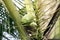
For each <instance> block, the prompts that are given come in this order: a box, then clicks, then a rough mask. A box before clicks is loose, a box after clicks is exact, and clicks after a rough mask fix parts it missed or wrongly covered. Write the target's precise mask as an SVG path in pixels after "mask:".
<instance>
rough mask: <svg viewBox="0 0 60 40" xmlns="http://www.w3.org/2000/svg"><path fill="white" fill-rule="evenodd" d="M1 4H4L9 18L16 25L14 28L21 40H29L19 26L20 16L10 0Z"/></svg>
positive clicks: (20, 25) (22, 28)
mask: <svg viewBox="0 0 60 40" xmlns="http://www.w3.org/2000/svg"><path fill="white" fill-rule="evenodd" d="M3 2H4V3H5V6H6V7H7V9H8V11H9V14H10V16H11V17H12V19H13V20H14V22H15V23H16V25H17V26H16V28H17V30H18V31H19V34H20V38H21V40H30V39H29V37H28V35H27V34H26V32H25V30H24V27H23V25H22V24H21V16H20V14H19V12H18V11H17V10H16V7H15V5H14V4H13V2H12V0H3Z"/></svg>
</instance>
